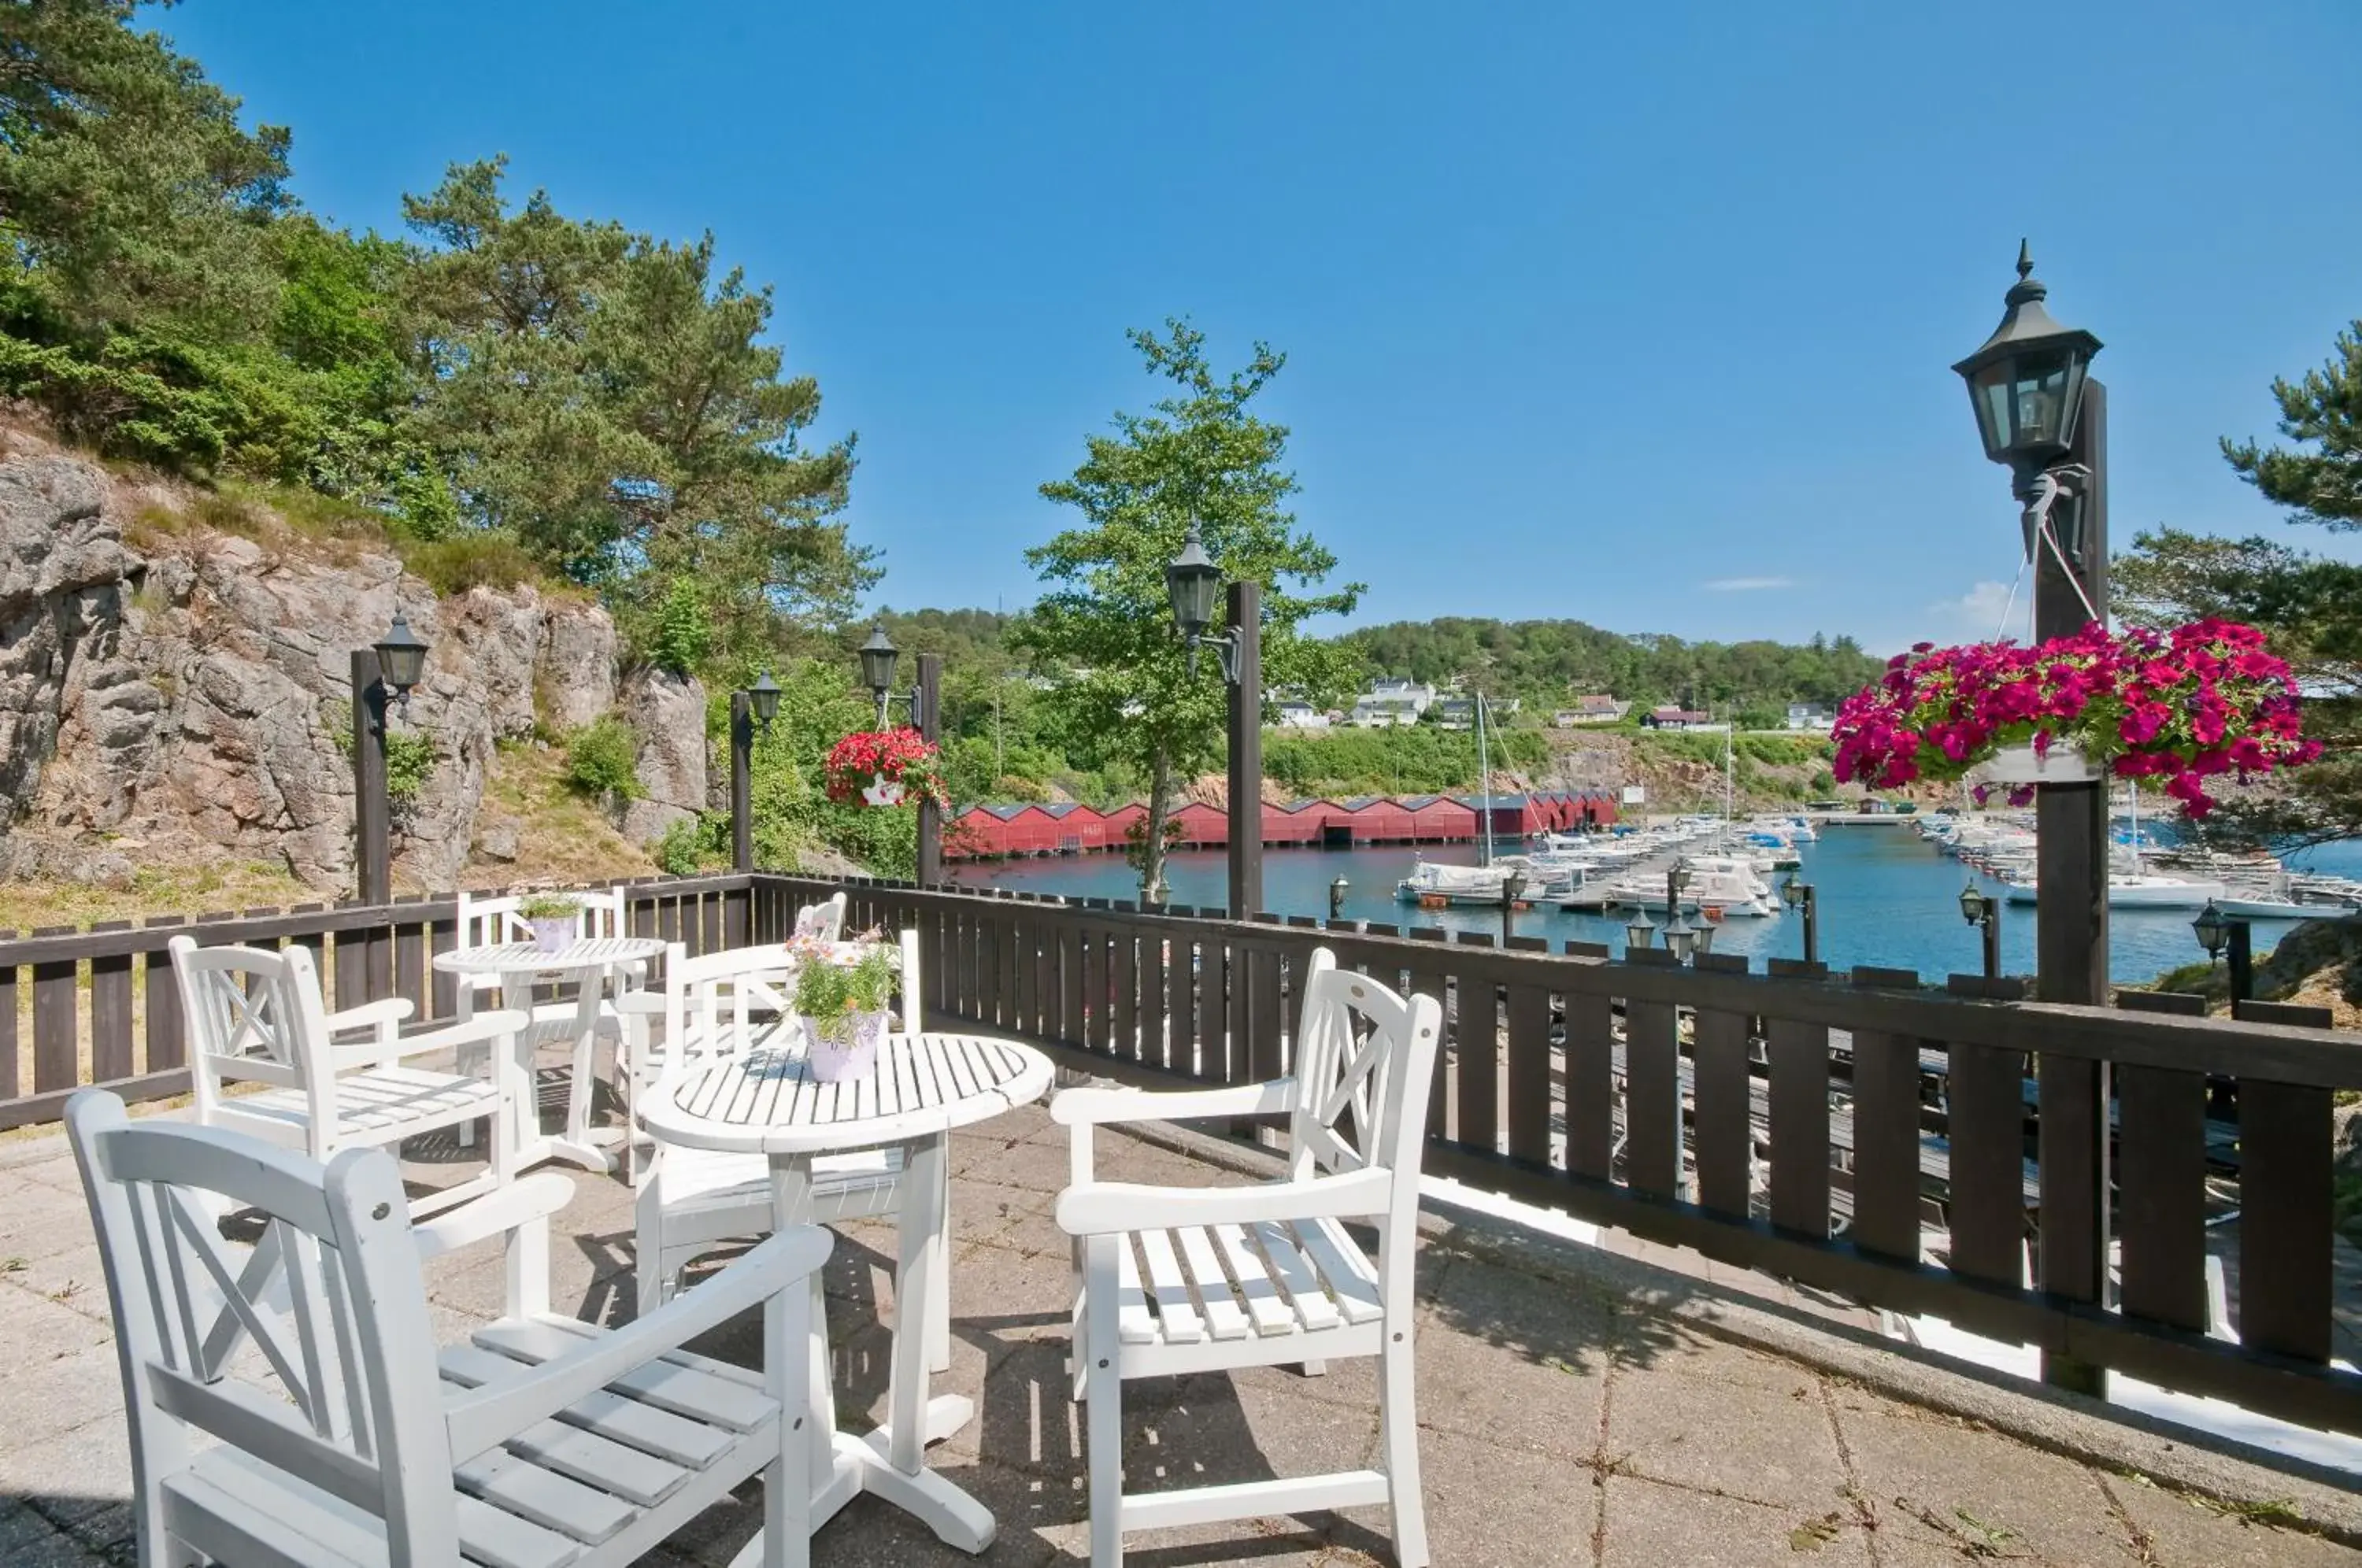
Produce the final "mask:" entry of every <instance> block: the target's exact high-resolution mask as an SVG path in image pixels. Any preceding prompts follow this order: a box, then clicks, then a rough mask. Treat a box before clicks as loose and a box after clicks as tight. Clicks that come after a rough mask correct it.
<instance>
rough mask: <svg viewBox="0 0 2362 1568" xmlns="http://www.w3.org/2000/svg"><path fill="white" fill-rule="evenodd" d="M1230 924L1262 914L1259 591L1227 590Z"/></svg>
mask: <svg viewBox="0 0 2362 1568" xmlns="http://www.w3.org/2000/svg"><path fill="white" fill-rule="evenodd" d="M1231 636H1232V637H1233V638H1234V639H1235V655H1234V657H1233V658H1232V660H1231V675H1232V677H1233V679H1231V835H1230V836H1231V919H1232V920H1245V919H1247V918H1248V917H1249V916H1251V915H1253V914H1256V913H1258V912H1260V911H1262V909H1263V585H1262V584H1261V583H1258V582H1234V583H1232V584H1231Z"/></svg>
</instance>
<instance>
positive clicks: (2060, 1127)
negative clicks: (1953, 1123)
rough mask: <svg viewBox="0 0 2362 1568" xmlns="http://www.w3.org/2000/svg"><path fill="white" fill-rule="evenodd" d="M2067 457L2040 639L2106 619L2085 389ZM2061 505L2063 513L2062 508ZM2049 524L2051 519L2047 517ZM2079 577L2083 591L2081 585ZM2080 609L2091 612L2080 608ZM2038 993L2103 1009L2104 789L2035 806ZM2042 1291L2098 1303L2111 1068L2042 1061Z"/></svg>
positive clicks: (2087, 1387)
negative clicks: (2063, 531) (2072, 472)
mask: <svg viewBox="0 0 2362 1568" xmlns="http://www.w3.org/2000/svg"><path fill="white" fill-rule="evenodd" d="M2068 458H2069V460H2070V461H2071V462H2076V463H2080V464H2081V465H2082V466H2083V467H2084V468H2085V469H2087V470H2088V471H2089V473H2088V477H2087V478H2084V479H2081V480H2076V481H2075V488H2076V489H2077V490H2078V491H2081V494H2080V496H2079V497H2078V498H2076V502H2075V503H2077V504H2080V505H2081V508H2082V513H2083V515H2082V551H2081V560H2080V561H2079V563H2078V567H2077V570H2076V573H2075V575H2074V576H2073V577H2070V576H2069V575H2068V573H2067V572H2066V571H2065V570H2064V569H2062V568H2061V567H2060V565H2059V563H2058V558H2057V557H2056V556H2054V555H2052V554H2051V552H2050V549H2049V547H2048V546H2047V545H2043V544H2040V543H2039V542H2037V545H2036V548H2037V549H2038V550H2039V552H2040V553H2039V555H2038V556H2037V557H2036V561H2035V571H2034V631H2035V635H2036V637H2038V638H2049V637H2056V636H2064V635H2070V634H2072V633H2075V632H2078V631H2081V629H2082V628H2083V625H2084V624H2085V623H2086V622H2089V621H2091V620H2092V619H2094V618H2095V613H2096V618H2099V619H2105V618H2106V615H2107V611H2108V565H2107V563H2108V393H2107V389H2106V388H2105V387H2103V386H2102V385H2101V384H2100V383H2099V382H2098V381H2087V382H2086V383H2085V384H2084V388H2083V406H2082V411H2081V415H2080V416H2079V418H2078V419H2077V421H2076V429H2075V444H2074V446H2073V447H2072V448H2071V449H2070V451H2069V453H2068ZM2061 504H2062V505H2063V504H2068V502H2064V501H2062V502H2061ZM2054 518H2055V513H2054ZM2079 580H2080V590H2081V591H2078V589H2079ZM2087 601H2088V603H2087ZM2035 834H2036V850H2035V854H2036V861H2035V878H2036V885H2037V886H2038V888H2039V889H2040V892H2041V896H2040V898H2039V900H2037V901H2036V905H2035V950H2036V981H2035V990H2036V995H2037V996H2039V997H2040V998H2041V999H2042V1000H2044V1001H2047V1002H2071V1003H2079V1004H2081V1005H2084V1006H2090V1007H2104V1006H2106V1005H2107V1001H2108V786H2107V783H2106V781H2105V780H2104V779H2103V780H2102V781H2100V782H2097V783H2092V784H2045V785H2042V786H2041V787H2040V790H2039V792H2038V794H2037V797H2036V801H2035ZM2038 1070H2039V1071H2040V1073H2041V1089H2040V1095H2039V1099H2038V1104H2039V1107H2040V1110H2041V1119H2042V1125H2041V1136H2040V1140H2039V1144H2038V1148H2037V1154H2038V1156H2039V1159H2040V1162H2041V1171H2042V1231H2041V1255H2040V1256H2039V1258H2038V1259H2037V1260H2036V1271H2037V1275H2038V1283H2039V1285H2040V1286H2041V1288H2042V1289H2043V1290H2045V1291H2047V1292H2049V1293H2051V1294H2054V1295H2058V1296H2063V1297H2069V1298H2070V1299H2072V1300H2077V1301H2091V1302H2096V1301H2098V1300H2100V1299H2101V1297H2102V1294H2103V1287H2104V1286H2105V1284H2106V1281H2107V1264H2108V1197H2109V1192H2108V1188H2109V1182H2108V1071H2107V1066H2106V1065H2105V1064H2104V1063H2101V1062H2094V1061H2079V1060H2075V1059H2073V1058H2070V1057H2056V1056H2054V1057H2047V1058H2045V1059H2043V1060H2042V1061H2041V1063H2040V1064H2039V1069H2038ZM2042 1380H2043V1381H2044V1382H2046V1383H2048V1384H2050V1385H2052V1386H2055V1387H2060V1388H2071V1389H2074V1390H2076V1391H2077V1392H2079V1393H2083V1394H2089V1395H2092V1396H2094V1397H2104V1395H2105V1393H2106V1387H2107V1378H2106V1374H2105V1370H2104V1369H2103V1368H2101V1367H2098V1366H2095V1365H2092V1364H2090V1363H2087V1362H2083V1361H2081V1360H2078V1359H2076V1358H2074V1357H2072V1356H2067V1355H2059V1354H2051V1353H2045V1355H2044V1357H2043V1363H2042Z"/></svg>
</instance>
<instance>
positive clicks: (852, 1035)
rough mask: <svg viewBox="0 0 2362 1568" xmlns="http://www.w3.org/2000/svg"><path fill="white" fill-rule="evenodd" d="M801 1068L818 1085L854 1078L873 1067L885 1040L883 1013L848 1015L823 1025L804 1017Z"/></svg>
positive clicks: (819, 1021)
mask: <svg viewBox="0 0 2362 1568" xmlns="http://www.w3.org/2000/svg"><path fill="white" fill-rule="evenodd" d="M803 1026H804V1065H805V1066H806V1068H807V1069H808V1070H809V1071H810V1072H811V1076H812V1077H816V1078H818V1079H820V1080H821V1081H822V1083H831V1084H833V1083H839V1082H842V1081H843V1080H844V1079H846V1078H857V1077H861V1076H862V1075H863V1074H864V1073H866V1072H868V1071H869V1070H870V1069H872V1068H873V1067H875V1066H877V1046H878V1043H879V1042H881V1041H883V1040H884V1039H885V1038H886V1015H885V1014H884V1013H883V1012H850V1013H846V1014H845V1015H844V1016H843V1017H842V1018H832V1019H828V1020H825V1021H822V1020H820V1019H816V1018H810V1017H807V1018H805V1019H804V1020H803Z"/></svg>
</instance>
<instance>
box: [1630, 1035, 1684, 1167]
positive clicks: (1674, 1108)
mask: <svg viewBox="0 0 2362 1568" xmlns="http://www.w3.org/2000/svg"><path fill="white" fill-rule="evenodd" d="M1681 1071H1682V1054H1681V1041H1680V1037H1679V1035H1678V1033H1677V1032H1676V1028H1675V1018H1674V1013H1673V1006H1672V1003H1671V1002H1657V1001H1627V1002H1626V1003H1625V1004H1624V1179H1625V1181H1626V1182H1627V1183H1628V1184H1629V1185H1630V1187H1631V1188H1632V1190H1633V1191H1635V1192H1639V1193H1646V1194H1647V1195H1649V1196H1650V1197H1651V1198H1679V1197H1680V1196H1681V1191H1682V1077H1681Z"/></svg>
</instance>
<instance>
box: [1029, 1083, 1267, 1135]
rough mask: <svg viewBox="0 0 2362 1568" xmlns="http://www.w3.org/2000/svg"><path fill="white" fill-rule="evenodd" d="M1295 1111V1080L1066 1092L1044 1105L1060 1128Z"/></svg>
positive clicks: (1264, 1114)
mask: <svg viewBox="0 0 2362 1568" xmlns="http://www.w3.org/2000/svg"><path fill="white" fill-rule="evenodd" d="M1295 1107H1296V1080H1295V1079H1294V1078H1274V1079H1272V1080H1271V1081H1270V1082H1269V1083H1263V1084H1239V1085H1235V1086H1232V1087H1231V1088H1213V1089H1133V1088H1070V1089H1064V1090H1061V1091H1060V1092H1059V1093H1058V1094H1056V1095H1055V1096H1054V1097H1053V1098H1052V1099H1051V1100H1050V1120H1051V1121H1055V1122H1057V1123H1058V1124H1059V1125H1061V1126H1065V1127H1095V1126H1100V1125H1104V1124H1105V1123H1108V1122H1110V1121H1190V1120H1193V1119H1195V1118H1198V1117H1204V1116H1278V1115H1283V1114H1285V1113H1286V1112H1287V1111H1289V1110H1294V1109H1295Z"/></svg>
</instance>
